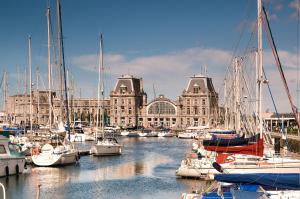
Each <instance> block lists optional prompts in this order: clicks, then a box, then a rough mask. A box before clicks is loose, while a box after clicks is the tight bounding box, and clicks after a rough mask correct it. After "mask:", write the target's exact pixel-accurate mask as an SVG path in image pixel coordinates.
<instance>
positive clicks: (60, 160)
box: [32, 151, 79, 167]
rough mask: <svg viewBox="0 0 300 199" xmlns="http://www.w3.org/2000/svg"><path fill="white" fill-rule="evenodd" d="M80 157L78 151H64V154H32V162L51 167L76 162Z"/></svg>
mask: <svg viewBox="0 0 300 199" xmlns="http://www.w3.org/2000/svg"><path fill="white" fill-rule="evenodd" d="M78 159H79V154H78V152H77V151H74V152H69V153H64V154H39V155H33V156H32V162H33V163H34V164H35V165H36V166H40V167H50V166H61V165H66V164H73V163H76V162H77V161H78Z"/></svg>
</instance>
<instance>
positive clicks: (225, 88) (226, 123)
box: [224, 79, 228, 129]
mask: <svg viewBox="0 0 300 199" xmlns="http://www.w3.org/2000/svg"><path fill="white" fill-rule="evenodd" d="M226 81H227V80H226V79H225V80H224V108H225V118H224V125H225V129H228V108H227V82H226Z"/></svg>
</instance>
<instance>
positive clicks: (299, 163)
mask: <svg viewBox="0 0 300 199" xmlns="http://www.w3.org/2000/svg"><path fill="white" fill-rule="evenodd" d="M257 2H258V16H257V20H258V28H257V29H258V56H257V59H258V60H257V63H258V65H257V70H258V72H257V78H258V79H257V83H258V89H257V90H258V92H257V94H258V99H259V100H258V104H257V112H258V113H259V129H260V138H263V123H262V111H261V110H262V91H261V90H262V88H261V87H262V81H263V73H262V71H263V69H262V2H261V0H258V1H257ZM296 121H297V122H298V118H297V116H296ZM265 152H266V151H265ZM201 154H202V155H201V157H200V158H196V157H194V158H187V159H186V160H183V161H182V163H181V166H180V168H179V169H178V170H177V171H176V175H178V176H183V177H199V178H201V177H205V178H209V179H213V178H214V174H218V173H219V171H217V170H216V169H215V168H214V167H213V165H212V164H213V162H215V161H216V159H217V158H214V157H216V155H214V154H212V152H203V151H202V152H201ZM228 155H229V156H228V157H226V158H225V159H224V161H223V163H222V164H221V166H222V168H223V169H224V170H226V171H227V172H229V173H236V174H250V173H251V174H254V173H265V174H266V173H281V174H283V173H296V174H300V160H299V159H293V158H291V157H281V156H276V155H272V156H270V155H266V154H265V155H264V156H263V157H259V156H251V155H241V154H228Z"/></svg>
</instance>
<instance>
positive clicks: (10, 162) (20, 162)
mask: <svg viewBox="0 0 300 199" xmlns="http://www.w3.org/2000/svg"><path fill="white" fill-rule="evenodd" d="M24 166H25V158H22V157H20V158H19V157H15V158H14V157H10V158H1V161H0V177H4V176H9V175H16V174H19V173H23V171H24Z"/></svg>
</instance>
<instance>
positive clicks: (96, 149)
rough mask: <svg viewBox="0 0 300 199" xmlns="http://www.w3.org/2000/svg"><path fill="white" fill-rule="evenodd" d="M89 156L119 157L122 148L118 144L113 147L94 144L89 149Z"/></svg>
mask: <svg viewBox="0 0 300 199" xmlns="http://www.w3.org/2000/svg"><path fill="white" fill-rule="evenodd" d="M91 154H93V155H95V156H110V155H121V154H122V146H121V145H119V144H115V145H101V144H95V145H94V146H92V148H91Z"/></svg>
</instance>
